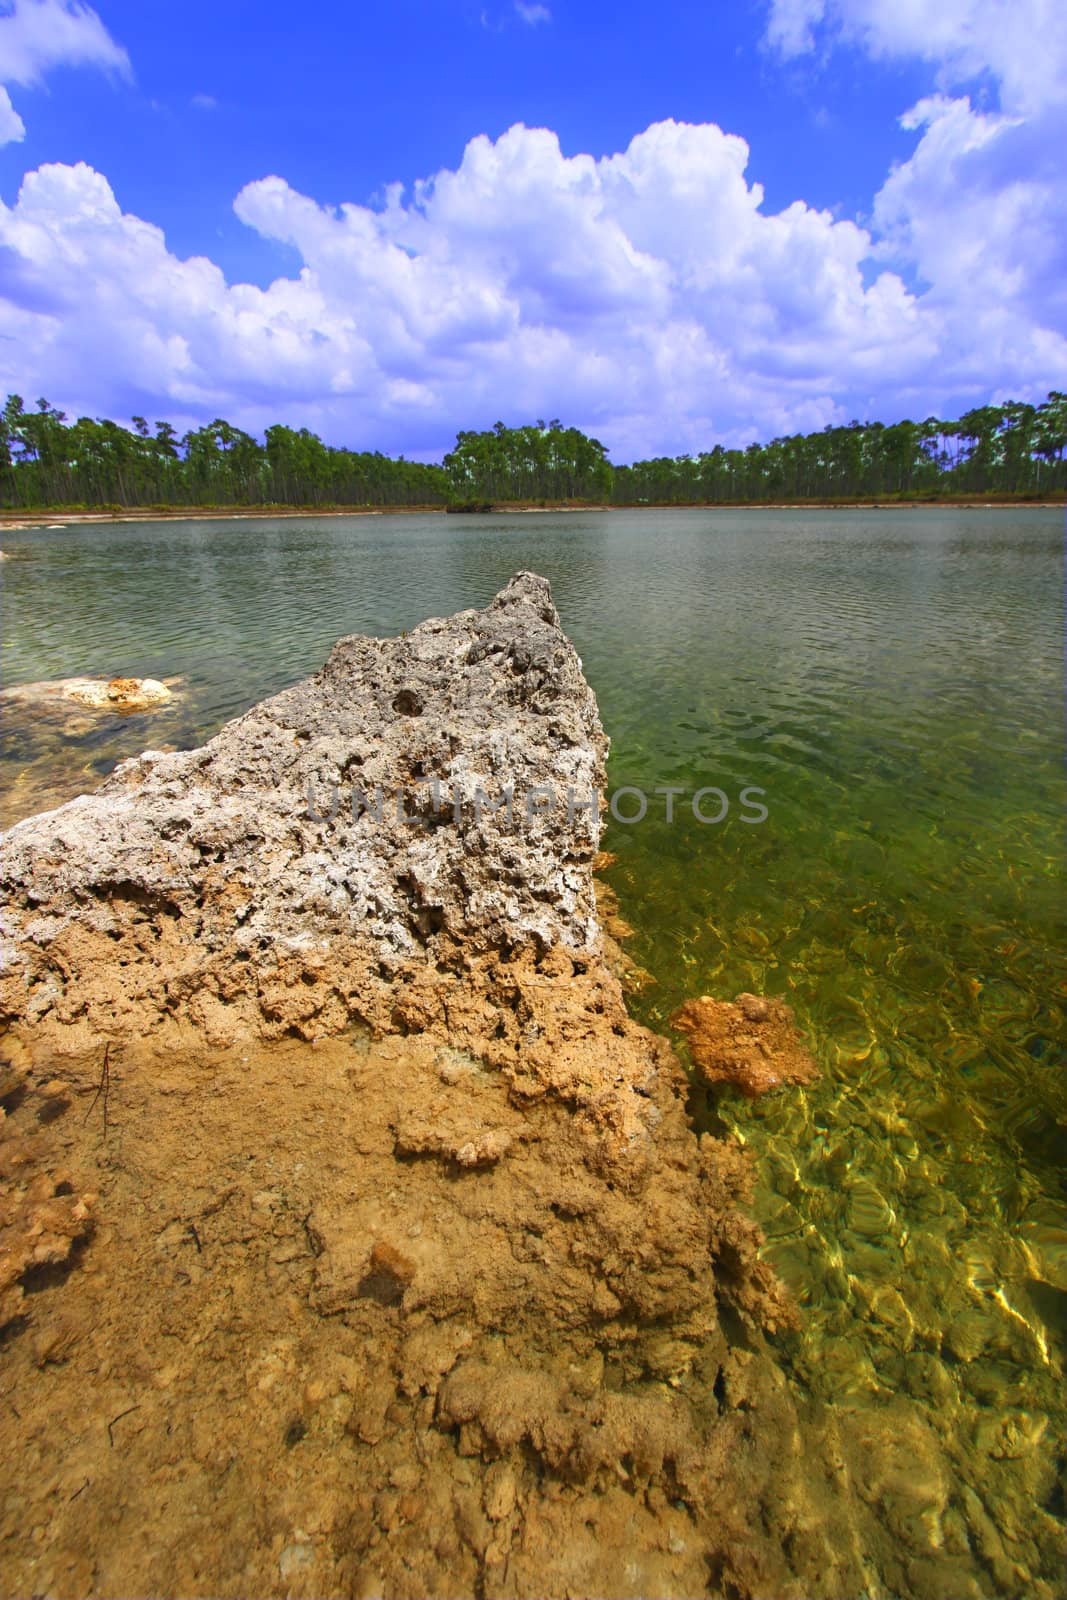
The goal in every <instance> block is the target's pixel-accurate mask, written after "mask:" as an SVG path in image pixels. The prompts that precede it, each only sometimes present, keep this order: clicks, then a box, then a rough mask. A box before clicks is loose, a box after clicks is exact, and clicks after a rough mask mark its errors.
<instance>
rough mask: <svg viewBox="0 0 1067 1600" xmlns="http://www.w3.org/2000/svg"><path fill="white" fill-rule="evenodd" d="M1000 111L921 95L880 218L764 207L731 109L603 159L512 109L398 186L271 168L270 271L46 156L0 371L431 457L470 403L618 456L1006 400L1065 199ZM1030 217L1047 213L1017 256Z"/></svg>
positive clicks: (66, 396)
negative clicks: (357, 196)
mask: <svg viewBox="0 0 1067 1600" xmlns="http://www.w3.org/2000/svg"><path fill="white" fill-rule="evenodd" d="M976 116H977V114H976V113H973V112H972V111H971V110H970V108H969V106H967V105H966V103H964V102H960V101H953V100H948V99H937V98H934V99H932V100H930V101H928V102H927V103H925V105H924V106H923V107H920V108H918V109H917V110H916V112H915V113H914V118H915V122H916V130H917V132H919V133H920V145H919V150H918V151H917V153H916V157H915V162H914V163H909V164H908V165H907V166H906V167H904V168H901V169H899V170H898V172H896V173H895V174H894V175H893V176H892V177H891V178H890V180H889V182H887V184H886V185H885V188H884V189H883V191H882V194H881V195H880V196H879V199H878V204H877V207H876V212H875V222H876V230H877V231H876V234H875V235H872V234H871V233H870V232H868V231H867V230H865V229H864V228H862V227H860V226H858V225H857V224H856V223H854V222H851V221H848V220H836V219H835V218H834V217H833V216H831V215H830V213H828V212H825V211H820V210H815V209H813V208H812V207H810V206H808V205H806V204H805V203H804V202H803V201H802V200H796V201H794V202H793V203H792V204H791V205H788V206H786V207H785V208H784V209H783V210H780V211H771V210H768V209H767V207H766V205H765V202H764V195H763V191H762V189H761V187H760V185H759V184H758V183H755V182H751V181H750V180H749V177H748V175H747V164H748V155H749V152H748V147H747V145H746V144H745V141H744V140H743V139H740V138H738V137H736V136H735V135H732V134H728V133H725V132H723V130H722V129H720V128H718V127H716V126H715V125H713V124H710V123H709V124H701V125H695V126H694V125H689V124H682V123H676V122H671V121H668V122H661V123H656V124H654V125H653V126H651V127H649V128H647V129H646V130H645V131H644V132H642V133H640V134H638V135H637V136H636V137H635V138H634V139H633V140H632V141H631V142H630V144H629V145H628V147H627V148H626V149H625V150H623V151H620V152H618V153H616V154H613V155H609V156H606V157H603V158H600V159H594V158H593V157H592V156H590V155H581V154H579V155H573V156H567V155H565V154H564V153H563V151H562V150H561V148H560V145H559V141H558V139H557V137H556V135H555V134H554V133H552V132H550V131H549V130H547V129H543V128H540V129H539V128H527V127H524V126H522V125H517V126H515V127H513V128H511V129H509V130H508V132H507V133H505V134H503V135H502V136H501V137H500V138H499V139H497V140H495V141H494V140H491V139H489V138H487V137H485V136H479V137H478V138H475V139H472V140H471V141H470V143H469V144H468V145H467V148H466V150H465V152H464V155H463V158H462V161H461V162H460V164H459V166H458V167H457V168H456V169H455V170H450V169H444V170H442V171H440V172H438V173H436V174H435V175H434V176H432V177H431V178H428V179H426V180H424V181H422V182H420V183H417V184H416V185H415V187H414V190H413V192H411V193H405V191H404V190H403V189H402V187H401V186H399V185H394V186H393V187H391V188H390V189H389V190H388V192H387V194H386V198H385V201H384V203H383V204H382V205H381V206H380V207H376V208H372V207H367V206H361V205H355V204H348V205H342V206H340V207H329V206H322V205H320V204H318V203H317V202H316V201H315V200H314V199H313V198H311V197H309V196H307V195H302V194H300V193H299V192H297V191H296V190H295V189H293V188H292V187H291V186H290V185H289V184H288V183H287V182H286V181H285V180H284V179H283V178H282V177H278V176H275V177H269V178H263V179H260V180H258V181H256V182H253V183H250V184H248V185H246V187H245V188H244V189H242V190H241V192H240V194H239V195H238V196H237V199H236V202H235V208H236V211H237V214H238V216H239V217H240V218H241V219H242V220H243V221H244V222H245V223H246V224H247V225H248V226H249V227H252V228H254V229H256V230H257V231H258V232H259V233H260V234H261V235H263V236H264V237H265V238H267V239H271V240H277V241H282V242H284V243H286V244H288V245H290V246H292V247H293V248H294V249H295V250H296V251H297V252H298V253H299V256H300V258H301V262H302V266H301V267H300V270H299V271H298V272H297V273H296V275H295V276H292V277H280V278H278V279H277V280H276V281H275V282H273V283H272V284H271V285H270V286H269V287H268V288H266V289H260V288H258V287H255V286H252V285H249V284H228V283H227V282H226V280H225V278H224V276H223V274H222V272H221V271H220V270H219V268H218V267H217V266H215V265H214V264H213V263H212V262H210V261H209V260H207V259H204V258H193V259H191V260H181V259H179V258H178V257H176V256H175V255H174V254H173V253H172V252H171V251H170V250H169V249H168V247H167V243H166V240H165V238H164V235H163V233H162V232H161V230H160V229H159V228H157V227H155V226H153V225H152V224H151V223H150V222H147V221H143V220H141V219H139V218H137V217H134V216H130V215H127V214H124V213H123V212H122V210H121V208H120V206H119V204H118V201H117V200H116V198H115V196H114V194H113V192H112V190H111V188H110V186H109V184H108V182H107V181H106V179H105V178H104V177H103V176H102V175H101V174H99V173H97V172H95V171H93V170H92V169H91V168H89V167H87V166H85V165H83V164H79V165H77V166H61V165H50V166H45V167H42V168H40V169H39V170H37V171H36V172H32V173H30V174H28V175H27V177H26V179H25V180H24V183H23V186H22V189H21V192H20V194H19V197H18V200H17V202H16V203H15V204H14V205H13V206H11V207H3V206H0V262H2V275H0V282H3V283H4V284H5V286H6V293H5V298H4V299H2V300H0V384H2V383H4V382H5V381H6V386H7V387H8V388H13V389H16V390H18V392H20V393H23V394H28V395H30V396H33V397H35V396H36V395H38V394H45V395H47V396H48V397H49V398H50V399H52V400H53V401H54V402H56V403H57V404H59V405H61V406H62V407H63V408H64V409H67V410H68V411H71V412H73V413H75V414H76V413H77V412H79V411H88V412H90V413H93V414H100V413H105V414H110V415H114V416H118V417H128V416H129V415H130V414H131V413H133V412H140V413H144V414H146V415H148V416H150V417H163V416H169V417H171V418H172V419H174V420H176V421H185V420H188V421H194V420H195V421H199V420H204V419H206V418H210V417H212V416H215V415H219V414H221V415H224V416H227V417H229V418H230V419H231V420H232V421H234V422H237V423H239V424H240V425H242V426H244V427H247V428H249V429H251V430H255V431H258V430H261V429H262V428H263V427H264V426H265V425H266V424H267V423H269V422H274V421H286V422H290V423H293V424H295V425H297V426H301V425H306V426H310V427H312V428H316V429H317V430H319V431H321V432H322V433H323V434H324V435H325V436H326V437H327V438H329V439H331V440H332V441H334V442H338V443H342V442H345V443H350V444H352V445H354V446H360V447H368V448H381V449H385V450H394V451H399V450H404V451H406V452H407V453H408V454H417V453H421V454H425V455H435V454H439V453H440V452H441V451H442V450H443V449H446V448H448V447H449V446H450V444H451V442H452V439H453V437H454V434H455V432H456V430H457V428H460V427H472V426H473V427H480V426H489V425H491V424H492V423H493V422H494V421H495V420H496V419H497V418H498V417H501V418H504V419H505V420H508V421H521V420H528V419H531V418H533V417H537V416H560V417H563V418H565V419H566V420H567V421H569V422H573V423H575V424H576V425H578V426H581V427H585V428H588V429H590V430H591V431H593V432H595V433H596V434H597V436H598V437H600V438H601V439H602V440H603V441H604V442H605V443H606V444H607V445H608V446H609V448H610V449H611V451H612V454H613V457H614V459H615V460H616V461H624V460H627V459H632V458H633V457H634V456H638V455H647V454H655V453H661V452H668V451H669V452H671V453H675V452H679V451H683V450H686V449H702V448H707V447H709V446H710V444H711V443H713V442H715V441H716V440H725V441H726V442H736V443H747V442H748V441H749V440H751V439H752V438H754V437H765V438H766V437H771V436H773V435H774V434H778V433H782V432H785V431H793V430H798V429H803V430H810V429H814V428H819V427H822V426H823V425H825V424H827V423H830V422H835V421H847V420H849V419H850V418H851V417H853V416H866V415H869V416H879V415H880V416H883V417H885V416H888V415H890V414H892V413H893V412H896V413H897V414H908V413H911V414H915V413H916V412H918V413H919V414H920V415H925V414H927V413H928V412H929V411H933V410H937V409H939V407H940V405H941V400H942V397H943V396H944V395H946V394H953V393H959V392H963V391H966V392H968V393H970V392H972V391H973V393H974V396H975V398H976V399H977V398H985V397H988V391H989V388H990V385H991V382H992V381H994V380H993V379H992V378H991V374H993V375H995V381H996V382H997V383H999V384H1002V385H1003V386H1004V387H1005V388H1006V389H1008V390H1013V391H1014V392H1016V393H1017V394H1019V395H1020V396H1021V397H1026V395H1027V394H1031V393H1038V394H1043V393H1044V391H1045V389H1047V388H1048V386H1049V383H1050V381H1052V379H1054V378H1055V377H1056V375H1057V374H1058V372H1060V371H1063V370H1065V369H1064V359H1065V357H1067V346H1065V342H1064V339H1063V336H1062V330H1063V328H1064V320H1063V315H1062V309H1063V308H1062V289H1061V288H1060V282H1062V275H1061V277H1060V279H1059V280H1057V277H1056V270H1055V269H1056V266H1057V262H1058V261H1059V256H1058V254H1057V252H1058V250H1059V245H1058V238H1062V237H1063V233H1064V230H1063V228H1062V220H1057V219H1058V217H1059V216H1060V214H1059V213H1055V212H1052V213H1050V215H1049V218H1048V225H1047V227H1046V228H1045V229H1044V231H1043V232H1042V231H1036V230H1035V225H1034V205H1035V204H1036V202H1035V199H1034V196H1033V195H1031V194H1030V193H1029V191H1028V189H1027V187H1026V185H1025V184H1023V185H1022V186H1021V187H1020V185H1019V183H1018V181H1017V180H1015V179H1012V178H1011V177H1010V174H1009V176H1008V177H1005V176H1004V175H1003V174H1001V176H1000V177H999V178H998V177H997V175H996V173H997V163H998V160H999V159H1000V155H999V152H1000V151H1002V150H1003V147H1004V141H1005V140H1008V139H1012V138H1015V137H1017V136H1018V135H1019V133H1020V131H1021V126H1020V124H1019V123H1018V121H1017V120H1012V119H1011V118H1006V117H1003V116H1002V115H1000V114H996V115H993V114H989V115H987V116H985V117H984V118H978V119H977V120H976ZM927 141H933V142H931V143H929V144H928V143H927ZM937 141H940V143H937ZM924 151H925V153H923V152H924ZM920 155H921V156H922V159H921V161H920V159H919V158H920ZM916 163H917V164H916ZM1048 167H1049V177H1048V181H1049V182H1050V183H1051V182H1053V176H1052V161H1051V158H1050V160H1049V163H1048ZM1028 181H1032V182H1037V181H1038V180H1037V179H1032V180H1028ZM1041 181H1044V180H1041ZM998 184H999V188H998V189H997V191H996V192H997V193H998V194H999V195H1000V196H1001V203H1002V206H1003V210H1002V212H1001V213H1000V214H998V219H997V221H998V225H999V223H1000V222H1001V221H1003V222H1004V225H1005V228H1006V230H1007V231H1006V234H1005V237H1004V239H1003V240H1001V241H1000V242H999V243H997V244H994V243H992V242H990V241H986V243H985V246H984V250H983V249H981V248H979V247H978V244H979V241H978V233H977V229H976V228H975V227H973V226H972V227H971V229H970V232H969V233H968V234H967V238H968V239H969V240H970V241H971V243H972V254H971V255H970V256H969V257H968V258H964V259H960V258H958V257H957V255H956V254H955V253H954V252H953V250H952V249H951V248H950V247H949V246H948V245H947V244H946V243H945V240H944V239H943V238H941V237H939V236H938V234H937V230H936V228H935V227H934V226H933V224H932V222H928V219H931V218H932V217H933V216H934V212H933V211H932V210H931V209H930V208H931V207H936V206H938V205H940V206H941V207H943V208H948V212H947V214H948V215H949V217H950V220H951V221H953V222H955V221H956V220H957V219H959V226H960V227H961V229H962V228H963V227H964V224H965V222H966V217H965V212H966V205H967V200H966V196H967V193H968V192H969V186H972V187H973V186H975V185H978V186H996V185H998ZM916 194H920V195H921V196H923V197H924V198H923V203H922V205H919V204H917V201H916ZM1013 195H1014V199H1013V198H1012V196H1013ZM1013 207H1015V209H1014V210H1013V209H1012V208H1013ZM924 208H925V209H924ZM953 208H954V209H953ZM1009 224H1011V225H1013V226H1019V227H1025V228H1026V229H1028V230H1029V231H1026V232H1025V233H1024V234H1023V235H1022V236H1021V237H1020V240H1019V245H1020V249H1019V251H1018V252H1016V253H1013V248H1012V245H1011V238H1012V231H1011V226H1009ZM1023 256H1025V260H1024V259H1022V257H1023ZM896 258H901V259H903V258H907V259H908V260H909V261H913V262H914V261H918V262H919V263H920V265H921V267H922V273H923V277H924V280H926V281H924V283H923V284H922V286H921V287H920V288H919V289H916V288H909V287H908V286H907V285H906V283H905V281H904V279H903V278H902V277H901V275H900V274H899V273H898V271H896V270H895V259H896ZM963 293H965V294H966V297H967V298H966V300H965V304H964V306H963V308H962V309H960V308H958V307H957V306H956V305H955V297H956V296H957V295H959V294H963Z"/></svg>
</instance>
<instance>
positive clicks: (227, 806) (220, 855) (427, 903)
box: [0, 573, 607, 1043]
mask: <svg viewBox="0 0 1067 1600" xmlns="http://www.w3.org/2000/svg"><path fill="white" fill-rule="evenodd" d="M606 748H607V741H606V739H605V737H604V734H603V732H602V729H601V727H600V722H599V718H598V715H597V708H596V702H595V700H594V697H593V694H592V692H591V690H590V689H589V686H588V684H587V683H586V682H585V680H584V678H583V676H582V670H581V663H580V661H579V659H578V656H577V655H576V653H575V651H574V648H573V647H572V645H571V644H570V643H569V641H568V640H567V638H566V637H565V635H564V634H563V632H562V630H561V628H560V625H559V618H558V616H557V614H556V611H555V608H554V606H553V604H552V597H551V593H550V591H549V587H548V584H547V583H546V582H545V580H544V579H542V578H538V577H535V576H533V575H532V574H529V573H520V574H519V575H518V576H517V577H516V578H514V579H513V580H512V581H511V583H510V584H508V586H507V588H506V589H504V590H503V591H502V592H501V593H500V594H499V595H498V596H497V597H496V599H495V600H494V601H493V602H492V604H491V605H489V606H488V607H487V608H486V609H485V610H484V611H467V612H463V613H461V614H459V615H458V616H455V617H451V618H449V619H448V620H447V621H436V620H435V621H429V622H426V623H424V624H423V625H422V626H421V627H419V628H416V629H415V630H414V632H412V633H411V634H409V635H406V636H404V637H402V638H399V639H369V638H349V639H342V640H341V641H340V642H339V643H338V644H337V645H336V646H335V648H334V650H333V651H332V653H331V655H330V657H329V660H328V661H327V662H326V665H325V666H324V667H323V669H322V671H321V672H319V673H317V674H316V675H315V676H314V677H312V678H309V679H307V680H306V681H305V682H303V683H299V684H297V685H296V686H295V687H293V688H292V689H288V690H286V691H285V692H284V693H282V694H279V695H276V696H275V697H274V698H273V699H271V700H268V701H265V702H264V703H263V704H261V705H258V706H256V707H254V708H253V709H252V710H251V711H249V712H248V713H247V715H245V716H243V717H240V718H238V719H237V720H236V721H235V722H232V723H230V724H228V725H227V726H226V727H225V728H223V730H222V731H221V732H220V733H219V734H218V735H217V737H216V738H214V739H212V740H211V741H210V742H209V743H208V744H207V745H205V746H204V747H203V748H202V749H198V750H191V751H181V752H174V753H167V754H164V753H159V752H151V751H149V752H147V753H146V754H144V755H142V756H140V757H139V758H137V759H136V760H133V761H127V762H124V763H122V764H121V765H120V766H119V767H118V768H117V769H116V771H115V773H114V774H113V775H112V777H111V778H110V779H109V780H108V781H107V782H106V783H105V784H104V785H103V787H102V788H101V789H100V790H99V791H98V792H97V793H96V794H93V795H88V796H82V797H80V798H79V799H77V800H75V801H73V802H71V803H70V804H69V805H66V806H62V807H60V808H59V809H58V810H57V811H53V812H50V813H48V814H46V815H44V816H38V817H33V818H30V819H28V820H26V821H25V822H23V823H20V824H18V825H17V826H16V827H14V828H12V829H11V830H10V831H9V833H8V834H7V835H6V836H4V838H3V843H2V869H0V870H2V881H3V889H4V901H5V904H6V905H7V906H8V908H9V910H8V913H7V916H6V918H5V927H4V932H5V934H6V936H7V939H8V941H9V956H8V963H7V970H6V973H5V977H4V980H3V987H2V993H0V1008H2V1011H3V1014H4V1015H6V1016H8V1017H18V1018H19V1019H20V1020H22V1021H23V1022H24V1023H29V1024H32V1025H34V1026H42V1025H44V1026H48V1025H53V1024H59V1025H62V1026H63V1027H64V1028H65V1029H68V1028H69V1027H70V1026H71V1025H77V1026H79V1027H80V1029H81V1032H82V1034H83V1035H84V1036H85V1037H86V1038H88V1037H89V1036H90V1035H91V1036H94V1037H103V1036H107V1037H117V1036H121V1035H122V1034H123V1033H129V1032H137V1033H142V1032H144V1031H145V1030H146V1029H147V1030H151V1029H155V1028H159V1027H160V1026H163V1025H164V1024H171V1023H173V1022H175V1021H182V1020H184V1021H187V1022H190V1023H192V1024H193V1025H194V1026H195V1027H196V1028H197V1029H199V1030H200V1031H201V1032H202V1033H203V1034H204V1035H205V1036H206V1037H207V1039H208V1040H209V1041H210V1042H212V1043H223V1042H225V1041H226V1040H228V1039H231V1038H233V1037H235V1036H237V1035H238V1034H240V1033H242V1032H248V1031H252V1032H256V1033H260V1034H263V1035H266V1036H277V1035H281V1034H284V1033H286V1032H292V1031H295V1032H297V1033H299V1034H301V1035H302V1036H304V1037H308V1038H311V1037H315V1036H318V1035H323V1034H328V1033H333V1032H337V1031H338V1030H340V1029H342V1028H343V1027H345V1026H346V1025H347V1024H348V1022H349V1021H350V1019H351V1018H353V1017H362V1018H363V1019H365V1020H366V1021H368V1022H370V1023H372V1024H373V1025H374V1026H383V1025H393V1026H402V1027H405V1028H411V1029H414V1028H424V1027H426V1026H428V1025H429V1024H430V1023H431V1022H432V1021H433V1019H434V1018H437V1019H438V1020H440V1019H441V1018H442V1017H443V1015H444V1008H445V1005H446V1001H447V994H446V991H447V990H448V988H449V986H450V984H451V986H452V987H454V986H455V983H456V982H457V981H458V980H459V979H460V978H461V977H462V974H463V973H464V972H465V971H466V970H467V969H469V967H470V965H471V964H472V963H475V962H477V960H478V959H479V958H480V957H484V956H486V955H489V954H497V955H499V954H502V953H503V954H509V953H514V952H517V951H519V950H526V951H528V952H529V953H531V955H533V956H534V957H536V956H537V955H539V954H542V953H543V952H545V951H547V950H550V949H554V948H558V947H567V948H569V949H573V950H577V951H583V950H584V951H588V950H590V949H591V948H592V947H593V946H594V944H595V942H596V938H597V924H596V916H595V907H594V898H593V885H592V860H593V855H594V852H595V849H596V843H597V837H598V823H597V821H596V819H595V818H594V816H593V815H592V812H593V806H592V803H591V800H592V794H593V791H594V789H595V788H597V787H598V786H600V785H602V783H603V776H604V773H603V759H604V754H605V751H606ZM398 1008H399V1010H398Z"/></svg>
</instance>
